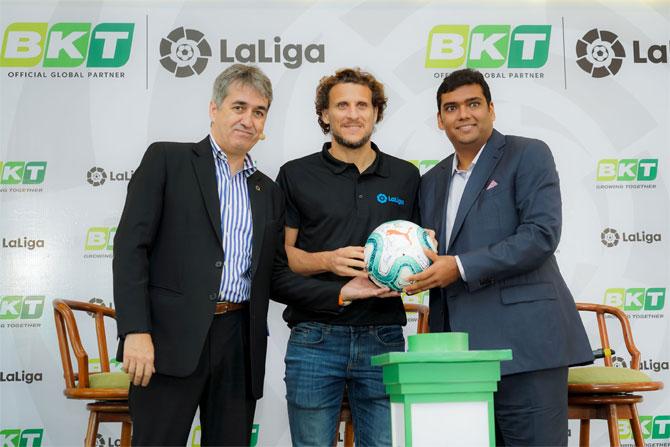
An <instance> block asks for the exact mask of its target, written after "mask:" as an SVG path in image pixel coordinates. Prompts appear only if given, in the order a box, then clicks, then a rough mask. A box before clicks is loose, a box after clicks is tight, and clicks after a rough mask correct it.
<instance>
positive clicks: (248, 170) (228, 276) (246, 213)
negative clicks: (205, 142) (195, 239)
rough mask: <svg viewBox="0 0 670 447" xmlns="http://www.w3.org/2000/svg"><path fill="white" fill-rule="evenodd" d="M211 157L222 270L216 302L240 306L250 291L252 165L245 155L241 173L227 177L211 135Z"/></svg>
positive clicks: (224, 162)
mask: <svg viewBox="0 0 670 447" xmlns="http://www.w3.org/2000/svg"><path fill="white" fill-rule="evenodd" d="M209 140H210V141H211V143H212V154H213V156H214V166H215V167H216V185H217V189H218V192H219V204H220V212H221V235H222V240H223V270H222V272H221V286H220V287H219V301H230V302H232V303H242V302H244V301H249V295H250V292H251V239H252V237H253V231H252V225H251V223H252V222H251V203H250V202H249V191H248V190H247V177H249V176H250V175H251V174H253V173H254V172H256V170H257V168H256V166H254V162H253V160H252V159H251V157H250V156H249V154H247V155H246V156H245V157H244V165H243V167H242V170H241V171H240V172H238V173H237V174H235V175H234V176H231V173H230V166H229V165H228V157H226V154H225V153H224V152H223V151H222V150H221V148H219V146H218V145H217V144H216V141H214V138H212V136H211V135H210V136H209Z"/></svg>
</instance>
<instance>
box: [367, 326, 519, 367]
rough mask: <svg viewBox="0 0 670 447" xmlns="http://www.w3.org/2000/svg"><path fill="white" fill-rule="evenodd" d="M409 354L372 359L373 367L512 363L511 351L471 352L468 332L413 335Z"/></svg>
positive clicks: (398, 353) (390, 354) (384, 355)
mask: <svg viewBox="0 0 670 447" xmlns="http://www.w3.org/2000/svg"><path fill="white" fill-rule="evenodd" d="M407 344H408V350H407V352H387V353H386V354H381V355H377V356H374V357H372V364H373V365H375V366H384V365H390V364H397V363H447V362H448V363H458V362H489V361H502V360H512V350H511V349H496V350H485V351H484V350H482V351H469V350H468V334H467V333H465V332H438V333H434V334H417V335H410V336H409V337H408V338H407Z"/></svg>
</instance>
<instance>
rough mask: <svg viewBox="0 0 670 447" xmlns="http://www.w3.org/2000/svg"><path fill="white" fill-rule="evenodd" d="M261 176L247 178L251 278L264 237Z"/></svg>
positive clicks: (263, 198) (254, 174)
mask: <svg viewBox="0 0 670 447" xmlns="http://www.w3.org/2000/svg"><path fill="white" fill-rule="evenodd" d="M262 180H263V176H261V175H260V173H259V172H258V171H256V172H254V173H253V174H252V175H250V176H249V177H248V178H247V189H248V190H249V203H250V205H251V221H252V228H253V236H252V238H251V240H252V242H251V277H252V278H253V277H254V274H255V273H256V269H257V268H258V261H259V259H260V256H261V248H262V247H263V236H264V235H265V221H266V220H267V215H266V209H267V206H266V203H265V201H266V200H268V193H269V191H266V190H265V188H263V183H262Z"/></svg>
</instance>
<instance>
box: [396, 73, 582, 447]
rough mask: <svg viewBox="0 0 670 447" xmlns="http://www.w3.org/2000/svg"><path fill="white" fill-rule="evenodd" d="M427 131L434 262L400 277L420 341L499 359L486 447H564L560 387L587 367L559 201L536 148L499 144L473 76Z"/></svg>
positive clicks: (426, 181)
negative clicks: (432, 160)
mask: <svg viewBox="0 0 670 447" xmlns="http://www.w3.org/2000/svg"><path fill="white" fill-rule="evenodd" d="M437 106H438V113H437V124H438V126H439V128H440V129H442V130H444V131H445V133H446V134H447V137H448V138H449V140H450V141H451V143H452V144H453V146H454V149H455V154H452V155H450V156H449V157H447V158H445V159H444V160H442V161H441V162H440V163H439V164H438V165H436V166H435V167H434V168H433V169H432V170H431V171H430V172H428V173H426V174H425V175H424V176H423V178H422V179H421V188H420V198H419V206H420V209H421V223H422V225H423V226H424V227H426V228H430V229H434V230H435V232H436V234H437V238H438V242H439V253H438V254H432V253H431V254H430V256H431V257H432V260H433V265H432V266H431V267H429V268H428V269H427V270H425V271H424V272H422V273H420V274H418V275H414V277H412V278H410V279H413V280H415V281H416V282H415V283H414V284H413V285H412V286H411V287H408V288H407V292H408V293H417V292H420V291H423V290H428V289H430V330H431V332H441V331H454V332H456V331H458V332H467V333H469V334H470V347H471V349H504V348H511V349H512V352H513V356H514V359H513V360H512V361H508V362H503V363H502V365H501V373H502V376H503V377H502V380H501V382H500V384H499V386H498V391H497V392H496V394H495V398H494V401H495V419H496V444H497V445H524V446H530V445H538V446H539V445H543V446H549V445H551V446H556V445H567V434H568V423H567V376H568V367H569V366H571V365H577V364H585V363H590V362H591V361H592V360H593V355H592V352H591V348H590V346H589V341H588V338H587V336H586V332H585V331H584V326H583V325H582V322H581V320H580V318H579V314H578V313H577V310H576V307H575V303H574V299H573V298H572V295H571V294H570V291H569V290H568V287H567V286H566V284H565V281H564V280H563V278H562V276H561V273H560V271H559V268H558V264H557V262H556V258H555V257H554V251H555V250H556V247H557V246H558V242H559V239H560V235H561V193H560V187H559V180H558V174H557V172H556V166H555V164H554V160H553V157H552V155H551V151H550V150H549V148H548V147H547V145H546V144H545V143H544V142H542V141H540V140H534V139H530V138H523V137H517V136H511V135H502V134H501V133H499V132H498V131H496V130H495V129H494V128H493V121H494V120H495V109H494V106H493V102H492V101H491V93H490V90H489V87H488V85H487V83H486V81H485V80H484V77H483V76H482V74H481V73H479V72H477V71H474V70H470V69H464V70H458V71H455V72H453V73H451V74H450V75H449V76H447V77H446V78H445V79H444V81H443V82H442V84H441V85H440V87H439V88H438V90H437Z"/></svg>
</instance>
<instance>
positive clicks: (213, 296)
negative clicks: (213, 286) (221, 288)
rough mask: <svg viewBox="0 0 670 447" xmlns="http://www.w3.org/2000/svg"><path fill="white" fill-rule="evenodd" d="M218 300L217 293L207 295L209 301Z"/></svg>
mask: <svg viewBox="0 0 670 447" xmlns="http://www.w3.org/2000/svg"><path fill="white" fill-rule="evenodd" d="M218 299H219V294H218V293H210V294H209V300H210V301H217V300H218Z"/></svg>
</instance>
